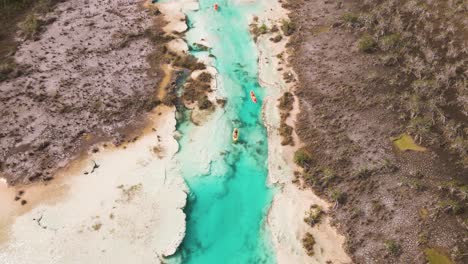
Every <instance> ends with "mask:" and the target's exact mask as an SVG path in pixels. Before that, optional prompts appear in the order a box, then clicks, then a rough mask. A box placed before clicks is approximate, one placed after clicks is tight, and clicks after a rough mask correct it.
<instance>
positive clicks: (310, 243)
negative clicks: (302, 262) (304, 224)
mask: <svg viewBox="0 0 468 264" xmlns="http://www.w3.org/2000/svg"><path fill="white" fill-rule="evenodd" d="M314 245H315V238H314V236H313V235H312V234H311V233H309V232H307V233H306V234H305V236H304V238H303V239H302V246H303V247H304V249H305V250H306V252H307V255H309V256H313V255H314Z"/></svg>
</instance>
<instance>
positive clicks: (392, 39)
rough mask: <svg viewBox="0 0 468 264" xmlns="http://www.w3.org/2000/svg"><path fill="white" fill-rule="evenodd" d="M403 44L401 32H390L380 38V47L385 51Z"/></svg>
mask: <svg viewBox="0 0 468 264" xmlns="http://www.w3.org/2000/svg"><path fill="white" fill-rule="evenodd" d="M400 44H401V36H400V34H398V33H396V34H390V35H386V36H383V37H382V38H381V40H380V48H381V49H382V50H384V51H388V50H390V49H394V48H397V47H398V46H400Z"/></svg>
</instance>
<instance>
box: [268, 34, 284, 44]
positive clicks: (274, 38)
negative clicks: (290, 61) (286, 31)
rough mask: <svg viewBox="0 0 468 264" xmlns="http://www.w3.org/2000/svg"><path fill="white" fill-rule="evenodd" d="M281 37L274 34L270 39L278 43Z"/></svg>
mask: <svg viewBox="0 0 468 264" xmlns="http://www.w3.org/2000/svg"><path fill="white" fill-rule="evenodd" d="M282 39H283V37H282V36H281V35H276V36H274V37H273V38H270V40H271V41H272V42H274V43H278V42H280V41H281V40H282Z"/></svg>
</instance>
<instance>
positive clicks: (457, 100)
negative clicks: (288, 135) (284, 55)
mask: <svg viewBox="0 0 468 264" xmlns="http://www.w3.org/2000/svg"><path fill="white" fill-rule="evenodd" d="M283 6H284V7H286V8H288V9H289V10H290V11H291V13H290V17H291V20H292V23H294V29H295V32H294V33H293V35H292V40H291V41H290V43H289V50H290V53H291V59H290V63H291V64H292V65H293V66H294V68H295V71H296V73H297V75H298V82H297V84H298V85H297V88H296V91H295V95H296V96H297V97H298V98H299V101H300V108H301V113H300V115H299V117H298V120H297V124H296V128H297V133H298V135H299V138H300V139H301V141H302V142H303V143H304V145H305V147H304V148H302V149H300V150H299V151H298V152H296V157H295V158H296V162H297V163H298V164H299V165H301V166H302V167H303V168H304V172H303V173H302V175H301V179H302V181H301V182H302V184H303V185H305V186H310V187H311V188H312V189H313V190H314V191H315V192H316V193H318V194H320V195H321V196H322V197H324V198H326V199H328V200H329V201H331V202H334V203H335V208H334V210H333V211H332V212H331V215H332V218H333V219H334V223H335V224H336V225H337V226H338V228H339V230H340V231H341V232H343V233H344V234H345V236H346V239H347V243H346V244H347V251H348V253H349V254H350V256H351V257H352V259H353V262H355V263H427V262H430V263H451V262H431V261H435V260H437V259H438V261H449V259H451V261H453V263H466V262H467V261H468V229H467V228H468V222H467V216H468V207H467V201H468V187H467V184H468V174H467V173H468V170H467V166H468V164H467V157H468V156H467V155H468V153H467V150H468V137H467V136H468V134H467V132H468V131H467V129H468V127H467V125H468V122H467V120H468V119H467V109H468V102H467V94H468V88H467V86H466V78H467V59H468V54H467V49H466V47H467V40H468V38H467V36H468V35H467V30H466V29H467V23H468V21H467V17H468V16H467V11H468V9H467V7H468V6H467V3H466V1H393V0H387V1H333V0H327V1H323V0H318V1H315V0H309V1H303V0H289V1H284V2H283ZM402 135H404V136H405V138H409V139H410V141H411V139H413V140H414V141H415V143H416V144H417V145H413V147H414V149H416V150H418V151H413V150H407V151H403V150H401V149H399V148H397V147H396V144H395V143H398V142H399V141H395V142H393V141H394V140H395V139H396V138H398V137H400V136H402ZM408 136H409V137H408ZM418 145H419V147H421V146H422V147H423V148H419V147H418Z"/></svg>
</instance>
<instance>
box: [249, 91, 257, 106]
mask: <svg viewBox="0 0 468 264" xmlns="http://www.w3.org/2000/svg"><path fill="white" fill-rule="evenodd" d="M250 98H251V99H252V102H254V103H257V97H256V96H255V93H254V92H253V91H250Z"/></svg>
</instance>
